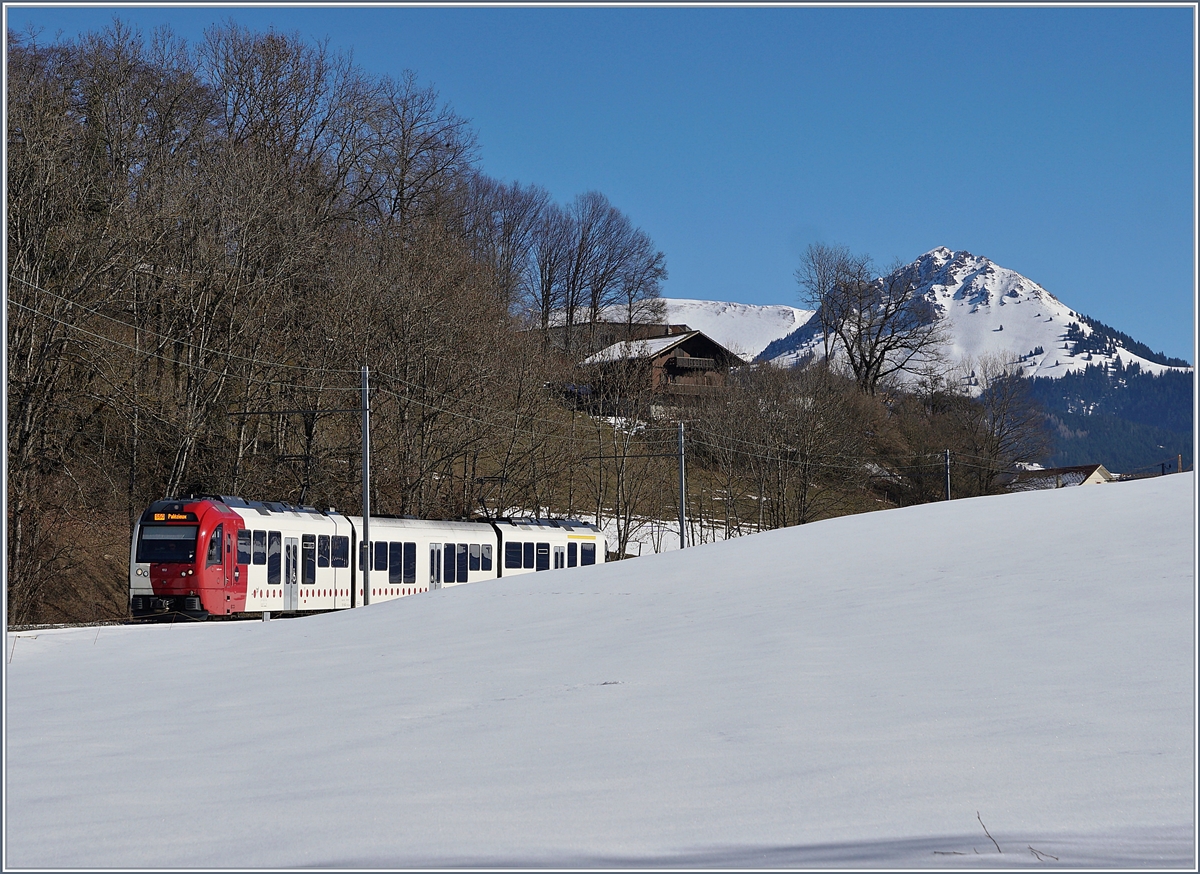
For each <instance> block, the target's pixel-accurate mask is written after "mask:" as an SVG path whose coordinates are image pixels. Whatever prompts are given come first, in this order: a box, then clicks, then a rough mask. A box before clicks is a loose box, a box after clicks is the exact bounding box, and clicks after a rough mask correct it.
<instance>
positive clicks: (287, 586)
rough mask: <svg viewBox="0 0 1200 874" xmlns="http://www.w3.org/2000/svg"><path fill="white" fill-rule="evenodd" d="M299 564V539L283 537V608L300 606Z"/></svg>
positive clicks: (293, 608) (289, 608) (290, 608)
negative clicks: (298, 590)
mask: <svg viewBox="0 0 1200 874" xmlns="http://www.w3.org/2000/svg"><path fill="white" fill-rule="evenodd" d="M299 564H300V540H299V538H296V537H285V538H283V609H284V610H295V609H297V608H298V607H299V606H300V598H299V595H298V593H297V591H296V590H297V589H298V588H299V586H298V585H297V583H298V579H297V578H298V576H299V574H298V567H299Z"/></svg>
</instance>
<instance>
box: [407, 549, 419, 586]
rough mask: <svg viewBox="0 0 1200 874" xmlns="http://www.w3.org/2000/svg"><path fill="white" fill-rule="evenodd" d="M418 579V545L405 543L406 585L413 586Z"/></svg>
mask: <svg viewBox="0 0 1200 874" xmlns="http://www.w3.org/2000/svg"><path fill="white" fill-rule="evenodd" d="M416 581H417V545H416V544H415V543H405V544H404V585H406V586H411V585H412V584H413V583H415V582H416Z"/></svg>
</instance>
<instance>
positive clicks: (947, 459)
mask: <svg viewBox="0 0 1200 874" xmlns="http://www.w3.org/2000/svg"><path fill="white" fill-rule="evenodd" d="M946 500H947V501H948V500H950V450H949V449H947V450H946Z"/></svg>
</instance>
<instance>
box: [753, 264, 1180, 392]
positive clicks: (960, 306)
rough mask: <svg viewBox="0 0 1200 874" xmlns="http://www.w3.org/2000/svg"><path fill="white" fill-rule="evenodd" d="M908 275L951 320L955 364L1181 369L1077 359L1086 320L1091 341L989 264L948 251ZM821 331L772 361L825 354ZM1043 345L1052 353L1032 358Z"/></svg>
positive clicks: (1060, 372)
mask: <svg viewBox="0 0 1200 874" xmlns="http://www.w3.org/2000/svg"><path fill="white" fill-rule="evenodd" d="M902 269H905V270H911V271H913V274H914V276H915V278H916V281H917V288H916V290H915V293H916V294H917V295H918V296H923V297H925V298H926V299H927V300H929V301H930V302H931V303H932V304H933V305H934V307H935V309H936V312H937V313H938V315H939V317H940V318H941V319H943V320H944V321H945V323H946V325H947V327H948V329H949V334H950V338H951V341H950V343H949V345H948V347H947V348H946V349H945V352H946V353H947V357H948V358H949V359H950V360H951V361H962V360H964V359H966V358H968V357H970V358H975V359H978V358H979V357H980V356H982V355H985V354H997V355H1001V356H1003V357H1005V358H1007V359H1008V360H1017V359H1021V363H1022V364H1023V367H1024V372H1025V375H1026V376H1050V377H1058V376H1064V375H1065V374H1067V373H1069V372H1071V371H1074V370H1082V369H1084V367H1086V366H1087V365H1088V364H1100V363H1107V364H1111V363H1112V362H1113V361H1114V360H1115V359H1116V358H1120V360H1121V361H1122V363H1124V364H1125V365H1126V366H1128V365H1130V364H1132V363H1135V362H1136V363H1137V364H1139V365H1140V366H1141V369H1142V370H1143V371H1144V372H1149V373H1161V372H1162V371H1164V370H1170V369H1173V368H1168V367H1166V366H1164V365H1161V364H1155V363H1153V362H1151V361H1147V360H1146V359H1144V358H1141V357H1139V356H1137V355H1135V354H1134V353H1132V352H1130V351H1129V350H1127V349H1122V348H1118V349H1117V350H1116V352H1115V353H1114V354H1113V355H1111V356H1105V355H1100V354H1095V355H1093V357H1092V358H1091V359H1088V358H1087V357H1086V354H1080V355H1073V354H1071V352H1070V351H1069V350H1066V349H1064V348H1063V346H1064V344H1065V343H1066V339H1065V336H1064V335H1065V333H1066V330H1067V326H1068V325H1069V324H1070V323H1071V322H1078V323H1079V324H1080V328H1081V330H1082V331H1083V333H1084V334H1087V335H1090V334H1092V328H1091V327H1090V326H1089V325H1087V324H1086V323H1084V322H1082V320H1081V319H1080V318H1079V317H1077V316H1076V315H1075V314H1074V313H1073V312H1072V310H1071V308H1070V307H1068V306H1066V305H1065V304H1064V303H1062V302H1061V301H1060V300H1058V298H1056V297H1055V296H1054V295H1052V294H1051V293H1050V292H1048V291H1046V290H1045V289H1044V288H1042V287H1041V286H1040V285H1038V284H1037V283H1036V282H1033V281H1032V280H1030V279H1027V278H1026V277H1024V276H1022V275H1021V274H1019V273H1017V272H1016V271H1013V270H1009V269H1007V268H1004V267H1001V266H999V265H998V264H995V263H994V262H992V261H990V260H988V259H987V258H981V257H978V256H975V255H972V254H971V253H970V252H952V251H951V250H949V249H947V248H945V247H941V248H937V249H933V250H932V251H930V252H926V253H925V254H924V255H922V256H921V257H920V258H918V259H917V260H916V261H914V262H913V263H912V264H910V265H907V266H906V267H905V268H902ZM814 327H815V326H813V325H810V326H809V331H807V332H805V331H800V332H798V333H797V334H796V335H794V336H793V338H792V340H791V342H789V343H780V344H777V345H776V348H775V349H773V350H772V351H771V354H770V358H771V360H774V361H776V362H777V363H780V364H789V363H792V362H795V361H796V360H798V359H799V358H801V357H803V356H805V355H806V354H808V353H809V351H810V350H811V351H815V352H817V353H820V352H821V350H822V343H821V340H820V336H819V334H815V333H814V331H813V329H814ZM1038 347H1041V348H1042V349H1043V350H1044V352H1043V353H1042V354H1038V355H1030V353H1031V352H1033V350H1035V349H1037V348H1038Z"/></svg>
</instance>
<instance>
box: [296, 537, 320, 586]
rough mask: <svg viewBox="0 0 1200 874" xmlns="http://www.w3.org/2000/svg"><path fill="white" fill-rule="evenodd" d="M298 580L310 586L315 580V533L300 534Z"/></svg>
mask: <svg viewBox="0 0 1200 874" xmlns="http://www.w3.org/2000/svg"><path fill="white" fill-rule="evenodd" d="M300 568H301V572H302V575H301V579H300V582H302V583H304V584H305V585H308V586H311V585H313V584H314V583H316V581H317V535H315V534H301V535H300Z"/></svg>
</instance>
